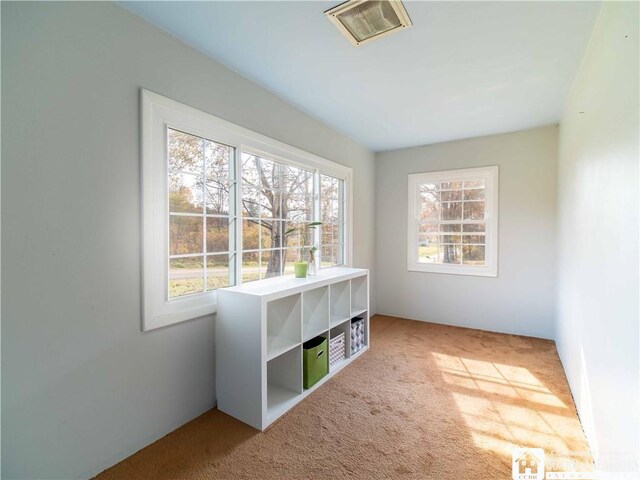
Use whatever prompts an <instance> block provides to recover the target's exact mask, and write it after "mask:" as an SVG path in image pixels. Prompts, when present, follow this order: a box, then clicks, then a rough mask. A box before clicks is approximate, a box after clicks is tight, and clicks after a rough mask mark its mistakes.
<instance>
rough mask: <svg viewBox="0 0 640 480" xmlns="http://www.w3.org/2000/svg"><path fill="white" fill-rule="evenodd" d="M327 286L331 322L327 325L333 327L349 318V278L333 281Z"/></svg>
mask: <svg viewBox="0 0 640 480" xmlns="http://www.w3.org/2000/svg"><path fill="white" fill-rule="evenodd" d="M329 288H330V290H329V298H330V300H331V309H330V312H331V323H330V325H329V326H330V327H331V328H333V327H335V326H336V325H339V324H340V323H342V322H344V321H345V320H349V319H350V318H351V298H350V293H351V292H350V290H351V288H350V285H349V280H346V281H344V282H338V283H334V284H332V285H331V286H330V287H329Z"/></svg>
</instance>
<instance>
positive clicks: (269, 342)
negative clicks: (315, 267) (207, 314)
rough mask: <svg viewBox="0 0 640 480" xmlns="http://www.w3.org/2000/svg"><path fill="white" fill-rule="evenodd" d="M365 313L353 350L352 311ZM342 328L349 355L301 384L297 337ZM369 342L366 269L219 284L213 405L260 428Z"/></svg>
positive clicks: (299, 339)
mask: <svg viewBox="0 0 640 480" xmlns="http://www.w3.org/2000/svg"><path fill="white" fill-rule="evenodd" d="M356 316H359V317H363V318H364V319H365V338H366V341H365V343H366V345H365V347H364V348H363V349H361V350H359V351H358V352H356V353H355V354H353V355H350V352H351V345H350V342H349V340H350V336H351V335H350V325H351V319H352V318H353V317H356ZM339 332H345V333H346V335H345V337H346V339H347V345H346V347H347V348H346V352H347V353H346V358H345V360H344V361H342V362H340V363H338V364H336V365H334V366H333V367H331V368H330V370H329V374H328V375H326V376H325V377H324V378H322V380H320V381H319V382H318V383H316V384H315V385H314V386H313V387H311V388H309V389H307V390H305V389H303V387H302V344H303V342H306V341H307V340H309V339H311V338H314V337H317V336H323V337H326V338H330V336H333V335H335V334H336V333H339ZM368 348H369V271H368V270H365V269H360V268H346V267H334V268H328V269H322V270H320V272H319V273H318V275H317V276H314V277H308V278H295V277H292V276H285V277H277V278H270V279H267V280H261V281H259V282H252V283H247V284H243V285H240V286H237V287H230V288H224V289H221V290H219V291H218V314H217V318H216V394H217V397H218V409H220V410H221V411H223V412H225V413H227V414H229V415H231V416H232V417H235V418H237V419H238V420H241V421H243V422H245V423H247V424H249V425H251V426H252V427H254V428H257V429H259V430H264V429H265V428H267V427H268V426H269V425H270V424H271V423H273V422H274V421H275V420H277V419H278V418H279V417H280V416H281V415H283V414H284V413H285V412H287V411H288V410H289V409H290V408H292V407H293V406H294V405H296V404H297V403H298V402H300V401H301V400H302V399H303V398H305V397H306V396H307V395H309V394H310V393H311V392H313V391H314V390H315V389H317V388H318V387H320V386H321V385H322V384H323V383H325V382H326V381H327V380H328V379H329V378H331V377H332V376H333V375H334V374H335V373H336V372H338V371H339V370H340V369H341V368H343V367H345V366H346V365H348V364H349V363H350V362H352V361H353V360H354V359H356V358H357V357H358V356H360V355H361V354H362V353H364V352H365V351H366V350H367V349H368Z"/></svg>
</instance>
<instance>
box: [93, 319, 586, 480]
mask: <svg viewBox="0 0 640 480" xmlns="http://www.w3.org/2000/svg"><path fill="white" fill-rule="evenodd" d="M514 446H529V447H540V448H543V449H544V450H545V452H546V455H547V469H548V470H553V471H559V470H566V471H585V470H591V457H590V455H589V453H588V447H587V444H586V441H585V438H584V434H583V432H582V429H581V426H580V423H579V421H578V418H577V415H576V411H575V407H574V404H573V400H572V398H571V395H570V392H569V388H568V386H567V382H566V379H565V376H564V372H563V370H562V366H561V364H560V360H559V358H558V355H557V353H556V349H555V346H554V344H553V342H550V341H547V340H540V339H532V338H526V337H518V336H513V335H503V334H496V333H488V332H483V331H479V330H470V329H463V328H456V327H447V326H442V325H436V324H431V323H423V322H416V321H410V320H403V319H397V318H393V317H385V316H376V317H374V318H372V319H371V349H370V350H369V351H368V352H367V353H365V354H364V355H363V356H362V357H360V358H359V359H358V360H356V361H355V362H354V363H353V364H351V365H350V366H349V367H348V368H346V369H344V370H342V371H341V372H340V373H338V374H337V375H336V377H335V378H334V379H332V380H331V381H329V382H327V384H325V385H324V386H323V387H322V388H320V389H318V390H317V391H316V392H315V393H313V394H312V395H310V396H309V397H308V398H307V399H306V400H304V401H303V402H302V403H301V404H299V405H298V406H296V407H295V408H294V409H293V410H291V411H290V412H289V413H288V414H286V415H285V416H284V417H282V418H281V419H280V420H279V421H277V422H276V423H275V424H274V425H272V426H271V427H270V428H269V429H268V430H267V431H265V432H264V433H260V432H258V431H256V430H253V429H252V428H251V427H248V426H246V425H244V424H243V423H241V422H239V421H237V420H235V419H233V418H231V417H229V416H227V415H225V414H223V413H221V412H220V411H218V410H215V409H214V410H211V411H209V412H207V413H205V414H204V415H202V416H201V417H199V418H197V419H195V420H193V421H192V422H190V423H188V424H187V425H184V426H183V427H181V428H179V429H178V430H176V431H175V432H172V433H171V434H169V435H167V436H166V437H164V438H162V439H161V440H159V441H157V442H155V443H154V444H152V445H150V446H148V447H146V448H144V449H143V450H141V451H139V452H138V453H136V454H135V455H132V456H131V457H129V458H127V459H126V460H124V461H123V462H121V463H119V464H118V465H116V466H114V467H112V468H110V469H108V470H106V471H105V472H103V473H101V474H100V475H98V477H97V478H99V479H100V480H108V479H138V478H140V479H142V478H149V479H255V478H260V479H316V478H317V479H327V478H357V479H391V478H407V479H434V480H448V479H451V480H454V479H455V480H471V479H481V480H483V479H486V480H498V479H505V480H508V479H511V449H512V448H513V447H514ZM550 465H553V468H550Z"/></svg>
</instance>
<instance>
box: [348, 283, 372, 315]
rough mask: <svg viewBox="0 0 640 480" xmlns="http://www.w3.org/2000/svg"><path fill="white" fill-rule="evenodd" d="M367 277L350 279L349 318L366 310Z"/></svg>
mask: <svg viewBox="0 0 640 480" xmlns="http://www.w3.org/2000/svg"><path fill="white" fill-rule="evenodd" d="M367 290H368V285H367V276H366V275H363V276H361V277H355V278H352V279H351V316H352V317H355V316H359V315H362V314H363V313H364V312H366V311H367V310H368V308H369V307H368V305H367V298H368V297H369V292H368V291H367Z"/></svg>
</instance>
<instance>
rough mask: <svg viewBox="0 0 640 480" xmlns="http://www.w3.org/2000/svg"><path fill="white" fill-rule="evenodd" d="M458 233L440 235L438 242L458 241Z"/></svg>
mask: <svg viewBox="0 0 640 480" xmlns="http://www.w3.org/2000/svg"><path fill="white" fill-rule="evenodd" d="M460 240H461V238H460V235H442V236H441V237H440V243H460Z"/></svg>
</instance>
